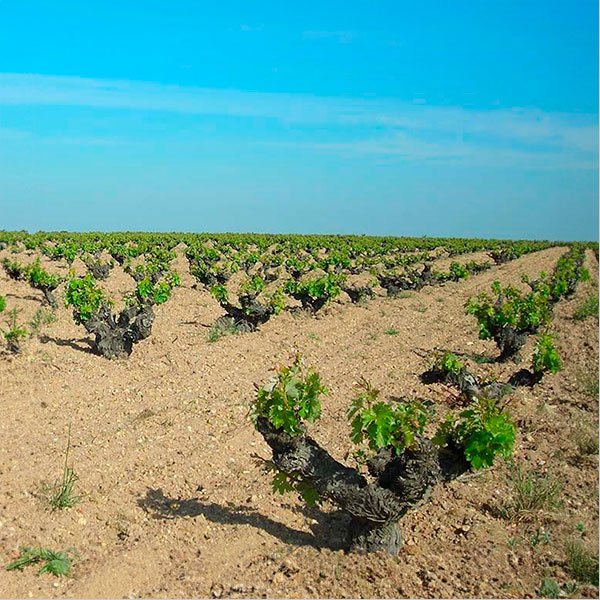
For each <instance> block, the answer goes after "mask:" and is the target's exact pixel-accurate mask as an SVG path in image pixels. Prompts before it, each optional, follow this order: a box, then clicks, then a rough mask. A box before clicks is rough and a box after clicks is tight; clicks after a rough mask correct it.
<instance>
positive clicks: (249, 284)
mask: <svg viewBox="0 0 600 600" xmlns="http://www.w3.org/2000/svg"><path fill="white" fill-rule="evenodd" d="M265 286H266V283H265V280H264V279H263V278H262V277H260V276H259V275H254V276H253V277H250V279H247V280H246V281H244V283H242V285H241V286H240V293H241V294H248V295H249V296H253V297H254V296H258V294H260V293H261V292H262V291H263V290H264V289H265Z"/></svg>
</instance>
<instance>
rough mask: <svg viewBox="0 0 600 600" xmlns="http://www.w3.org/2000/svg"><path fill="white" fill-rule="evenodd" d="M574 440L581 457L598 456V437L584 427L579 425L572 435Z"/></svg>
mask: <svg viewBox="0 0 600 600" xmlns="http://www.w3.org/2000/svg"><path fill="white" fill-rule="evenodd" d="M571 437H572V439H573V441H574V442H575V445H576V446H577V451H578V452H579V454H580V455H581V456H589V455H595V454H598V435H597V433H594V432H592V431H591V430H590V429H588V428H587V427H584V426H583V425H578V426H577V427H576V428H575V429H574V430H573V433H572V436H571Z"/></svg>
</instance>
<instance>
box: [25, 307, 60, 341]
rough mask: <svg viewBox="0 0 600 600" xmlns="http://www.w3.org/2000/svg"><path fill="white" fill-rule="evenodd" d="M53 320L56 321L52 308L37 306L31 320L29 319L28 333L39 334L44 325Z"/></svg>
mask: <svg viewBox="0 0 600 600" xmlns="http://www.w3.org/2000/svg"><path fill="white" fill-rule="evenodd" d="M54 322H56V314H55V313H54V311H53V310H49V309H47V308H38V309H37V310H36V311H35V314H34V315H33V318H32V319H31V321H29V331H30V335H31V336H34V335H39V333H40V331H41V330H42V327H43V326H44V325H50V324H51V323H54Z"/></svg>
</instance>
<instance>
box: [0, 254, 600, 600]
mask: <svg viewBox="0 0 600 600" xmlns="http://www.w3.org/2000/svg"><path fill="white" fill-rule="evenodd" d="M564 251H565V250H564V248H551V249H549V250H544V251H541V252H537V253H534V254H531V255H528V256H524V257H522V258H520V259H517V260H515V261H512V262H511V263H508V264H506V265H502V266H497V267H496V266H494V267H493V268H491V269H490V270H488V271H486V272H483V273H481V274H479V275H477V276H473V277H470V278H469V279H467V280H466V281H462V282H458V283H447V284H445V285H444V286H441V287H426V288H424V289H423V290H421V291H420V292H411V293H407V294H403V295H402V297H400V298H395V299H386V298H375V299H373V300H372V301H370V302H368V303H367V304H366V305H364V306H359V305H352V304H349V303H344V304H341V303H335V302H334V303H332V305H331V306H330V307H328V308H326V309H325V310H324V312H323V314H322V315H319V316H318V317H317V318H314V317H310V316H308V315H291V314H283V315H280V316H278V317H275V318H273V319H272V320H271V321H269V322H268V323H266V324H265V325H264V326H262V327H261V328H260V330H259V331H257V332H254V333H250V334H242V335H232V336H228V337H224V338H222V339H220V340H218V341H217V342H214V343H210V342H208V341H207V334H208V331H209V328H210V326H211V325H212V324H213V323H214V321H215V320H216V318H218V317H219V316H221V314H222V312H221V309H220V307H219V306H218V304H217V302H216V301H214V300H213V299H212V298H211V297H210V296H209V294H208V293H207V292H203V291H199V290H197V289H193V288H192V284H193V283H194V281H193V278H192V277H191V276H190V275H189V273H188V272H187V267H186V262H185V259H184V258H183V257H181V256H180V257H179V258H178V264H177V265H176V267H177V268H178V269H179V271H180V273H181V274H182V276H183V277H182V279H183V286H182V287H181V288H178V289H176V290H175V292H174V294H173V297H172V298H171V300H170V301H169V302H167V303H166V304H165V305H161V306H159V307H157V308H156V311H155V312H156V321H155V325H154V329H153V333H152V336H151V337H150V338H149V339H147V340H144V341H142V342H140V343H139V344H137V345H136V346H135V348H134V351H133V354H132V356H131V357H130V358H129V359H128V360H117V361H109V360H106V359H104V358H102V357H99V356H95V355H93V354H91V353H90V351H89V346H88V344H87V340H86V332H85V330H84V329H83V328H82V327H78V326H76V325H75V324H74V323H73V320H72V317H71V312H70V310H68V309H66V308H64V306H63V307H62V308H61V309H59V310H58V312H57V317H58V319H57V321H56V322H55V323H52V324H50V325H46V326H44V327H43V329H42V332H41V334H40V336H39V337H32V338H31V339H29V340H27V341H26V342H25V343H24V349H23V352H22V353H21V354H20V355H18V356H13V355H10V354H8V353H7V352H3V353H2V354H1V355H0V402H1V410H2V412H1V415H2V417H1V419H0V440H1V442H0V563H1V564H3V565H6V564H8V563H9V562H10V561H12V560H14V559H15V558H16V557H17V555H18V550H19V547H21V546H44V547H46V548H51V549H54V550H63V549H66V548H69V547H72V548H74V549H75V550H76V551H77V554H78V558H77V559H76V560H75V561H74V566H73V572H72V576H71V577H69V578H61V579H58V578H54V577H52V576H50V575H41V576H38V575H36V569H35V568H33V567H29V568H27V569H25V570H24V571H22V572H18V571H11V572H7V571H5V570H4V569H2V570H0V596H2V597H78V598H100V597H110V598H119V597H140V596H141V597H171V598H174V597H192V596H193V597H206V596H208V597H217V598H218V597H294V598H296V597H298V598H300V597H304V598H307V597H352V598H357V597H534V596H538V595H539V588H540V585H541V583H542V580H543V579H544V578H545V577H552V578H554V579H556V581H558V582H559V583H563V582H569V581H572V580H573V577H572V575H570V574H569V573H568V571H567V567H566V555H565V543H566V542H567V541H568V540H571V539H577V540H581V541H582V542H583V543H584V544H585V545H586V546H587V547H589V548H590V549H591V550H592V551H594V552H596V554H597V552H598V541H597V540H598V456H597V455H595V454H594V455H591V456H586V455H584V454H583V453H582V452H581V451H580V450H579V449H578V444H577V440H578V439H579V438H580V436H581V435H582V432H588V433H589V434H591V435H592V436H594V437H595V438H597V436H598V398H597V396H595V395H594V394H595V393H597V392H594V391H592V390H593V388H594V384H595V383H596V384H597V377H598V375H597V372H598V371H597V365H598V322H597V321H596V320H595V319H594V318H593V317H592V318H588V319H586V320H584V321H574V320H573V318H572V315H573V312H574V310H575V307H576V306H577V305H578V304H579V302H581V300H582V299H583V298H585V297H586V296H587V295H588V294H589V293H590V291H593V290H594V288H595V289H596V290H597V281H598V264H597V262H596V259H595V257H594V256H593V254H592V253H591V252H590V253H589V254H588V256H587V259H586V264H587V266H588V268H589V269H590V271H591V272H592V281H591V282H589V283H585V284H582V285H580V286H579V288H578V291H577V293H576V294H575V296H574V297H573V298H572V299H569V300H564V301H561V302H560V303H559V304H558V306H557V307H556V309H555V312H554V319H553V323H552V326H551V330H552V332H553V334H554V336H555V339H556V341H557V345H558V347H559V351H560V354H561V357H562V359H563V363H564V368H563V370H562V371H561V372H559V373H558V374H557V375H548V376H546V377H545V378H544V380H543V381H542V382H541V383H540V384H539V385H537V386H535V387H534V388H531V389H530V388H519V389H518V390H517V391H516V392H515V393H514V394H513V396H512V400H511V403H510V406H511V410H512V412H513V414H514V417H515V421H516V422H517V424H518V427H519V434H518V441H517V446H516V453H515V461H516V463H517V464H519V465H521V466H522V467H523V468H524V469H529V470H531V469H537V470H538V471H540V472H542V473H546V474H549V475H550V476H553V477H556V478H558V479H559V480H560V482H561V483H562V486H563V487H562V492H561V494H560V499H561V502H562V504H561V506H560V507H559V508H557V509H555V510H553V511H544V512H539V513H535V514H531V515H526V516H527V518H526V519H520V520H515V519H513V520H510V519H507V518H503V517H502V515H501V509H502V507H503V506H504V505H505V504H506V503H507V502H509V501H510V498H511V495H512V494H513V492H514V484H513V483H512V480H511V470H510V468H509V466H508V465H506V464H498V465H497V466H495V467H494V468H491V469H488V470H485V471H483V472H481V473H478V474H476V475H475V476H470V477H467V478H463V479H459V480H456V481H454V482H452V483H451V484H449V485H447V486H444V487H438V488H437V489H436V490H435V492H434V493H433V495H432V497H431V499H430V501H429V502H428V503H426V504H424V505H422V506H421V507H420V508H418V509H417V510H414V511H413V512H411V513H410V514H409V515H407V516H406V517H405V518H404V519H403V521H402V530H403V535H404V547H403V549H402V551H401V553H400V555H399V556H397V557H392V556H387V555H383V554H373V555H366V556H365V555H355V554H347V553H345V552H344V551H343V550H342V549H341V548H342V544H343V537H344V526H345V521H344V518H343V516H341V515H339V514H337V513H335V512H334V510H333V508H332V507H331V506H329V505H327V504H325V505H324V506H322V507H320V508H314V509H308V508H306V506H305V505H304V504H303V502H302V501H300V500H299V499H297V498H296V497H295V496H293V495H290V494H288V495H286V496H279V495H276V494H274V493H273V492H272V490H271V485H270V483H271V475H269V474H268V473H265V471H264V468H263V466H262V465H261V461H260V458H263V459H267V458H269V452H268V448H267V446H266V444H265V443H264V442H263V440H262V438H261V436H260V435H259V434H258V433H256V432H255V431H254V428H253V426H252V424H251V423H250V421H249V419H248V416H247V413H248V407H249V403H250V401H251V399H252V398H253V396H254V384H262V383H263V382H265V381H266V380H268V379H269V378H270V377H271V376H272V374H273V371H274V368H275V367H276V366H278V365H280V364H282V363H287V362H289V361H290V360H291V359H292V357H293V356H294V354H295V353H296V352H300V353H301V354H302V355H303V356H304V357H305V359H306V362H307V363H308V364H309V365H312V366H314V367H315V368H316V369H317V370H318V371H319V373H320V374H321V377H322V380H323V382H324V383H325V384H326V386H327V387H328V389H329V394H328V395H327V396H326V397H324V399H323V417H322V418H321V420H320V421H319V422H318V423H317V424H315V425H314V426H311V429H310V433H311V435H312V436H313V437H315V438H316V439H317V440H318V441H319V443H321V444H322V445H323V446H325V447H326V448H327V449H328V450H329V452H330V453H332V454H333V456H334V457H335V458H337V459H338V460H347V461H349V462H351V458H350V455H351V452H352V450H353V449H352V444H351V442H350V439H349V426H348V423H347V420H346V417H345V412H346V410H347V407H348V405H349V402H350V400H351V398H352V397H353V395H354V393H355V389H354V387H353V386H354V385H355V383H356V381H357V380H358V379H359V378H360V377H361V376H362V377H365V378H367V379H369V380H371V381H372V382H373V384H374V385H375V386H377V387H378V388H379V389H380V390H381V391H382V394H383V395H384V396H385V397H389V396H393V397H396V398H400V397H403V396H417V397H420V398H430V399H432V400H434V401H435V402H436V403H437V404H438V405H439V406H440V413H442V412H443V411H444V407H445V406H449V405H451V404H452V403H453V402H454V401H455V393H454V392H453V391H452V390H450V389H449V388H447V387H446V386H444V385H442V384H433V385H425V384H423V383H421V381H420V380H419V375H420V374H421V373H422V372H423V371H424V370H426V369H427V367H428V366H429V359H428V354H429V353H430V351H431V350H432V349H434V348H445V349H450V350H453V351H455V352H463V353H467V354H469V355H471V356H472V357H474V358H478V357H479V361H481V357H482V356H488V357H495V356H496V355H497V349H496V347H495V345H494V343H493V342H488V341H482V340H479V339H478V337H477V324H476V322H475V319H474V318H472V317H470V316H466V315H465V313H464V303H465V301H466V300H467V299H468V298H469V297H471V296H473V295H474V294H476V293H478V292H480V291H489V286H490V284H491V282H492V281H493V280H494V279H499V280H501V281H502V282H503V283H513V284H515V285H521V284H520V280H521V275H522V274H523V273H525V274H527V275H529V276H530V277H535V276H537V275H538V274H539V272H540V271H547V272H550V271H551V270H552V268H553V266H554V264H555V263H556V260H557V259H558V257H559V256H560V255H561V254H562V253H563V252H564ZM5 254H6V251H4V252H2V253H0V257H1V256H4V255H5ZM43 262H44V264H47V265H49V268H51V269H52V270H53V271H54V272H61V268H59V267H57V264H56V263H50V262H47V261H43ZM75 266H76V268H77V269H80V270H81V271H82V270H83V266H82V265H77V264H76V265H75ZM62 272H66V268H62ZM102 285H103V287H105V288H106V289H107V290H108V291H109V293H111V294H113V295H114V296H115V297H120V296H122V295H123V294H124V293H125V292H127V291H130V290H131V289H132V288H133V283H132V280H131V278H130V277H129V276H127V275H126V274H125V273H123V271H122V270H121V269H120V267H118V266H116V267H115V269H114V270H113V271H112V273H111V275H110V277H109V279H108V280H107V282H103V284H102ZM0 293H2V294H3V295H5V296H6V299H7V309H10V308H12V307H14V306H16V307H18V308H20V309H22V312H21V313H20V315H19V318H20V321H21V322H24V323H27V322H28V321H29V320H30V319H31V317H32V315H33V314H34V312H35V311H36V310H37V309H38V308H39V307H40V305H41V301H42V294H41V292H38V291H35V290H32V289H31V288H30V287H29V286H28V285H27V284H26V283H21V282H14V281H11V280H8V279H7V278H6V276H5V275H4V273H1V274H0ZM59 295H60V289H59V290H58V293H57V296H59ZM532 348H533V340H529V342H528V344H527V345H526V347H525V349H524V352H523V361H522V364H519V365H515V364H513V363H507V364H498V363H481V362H476V361H475V360H474V359H473V358H467V359H466V360H467V362H468V365H469V368H470V369H471V370H472V371H473V372H475V373H477V374H479V375H482V376H483V375H486V376H490V377H491V376H493V377H496V378H498V379H501V380H504V381H506V380H508V378H509V377H510V375H511V374H512V373H514V372H515V371H516V370H518V369H519V368H521V367H522V366H528V365H529V364H530V362H531V353H532ZM595 389H596V391H597V386H596V388H595ZM69 424H71V430H72V448H71V453H70V457H69V463H70V465H71V466H72V467H73V469H74V470H75V472H76V474H77V475H78V477H79V480H78V481H77V483H76V486H75V492H76V493H78V494H80V495H81V499H80V501H79V502H78V503H77V504H76V505H75V506H74V507H73V508H71V509H66V510H56V511H51V510H50V509H49V505H48V502H47V500H45V499H44V497H43V494H42V493H41V492H40V490H41V489H42V487H43V484H44V483H48V482H50V483H52V482H54V481H56V480H57V479H59V478H60V477H61V475H62V468H63V461H64V455H65V447H66V444H67V431H68V427H69ZM578 524H579V525H578ZM581 529H583V530H584V531H583V532H582V531H580V530H581ZM541 532H543V533H546V534H547V535H545V536H544V537H543V540H544V541H542V542H540V541H539V539H540V533H541ZM536 534H537V535H538V538H537V543H534V542H535V541H536V538H535V536H536ZM532 540H533V541H532ZM575 593H576V594H577V595H581V596H589V597H597V594H598V589H597V588H594V587H592V586H589V585H588V586H586V585H581V586H579V587H578V589H577V591H576V592H575Z"/></svg>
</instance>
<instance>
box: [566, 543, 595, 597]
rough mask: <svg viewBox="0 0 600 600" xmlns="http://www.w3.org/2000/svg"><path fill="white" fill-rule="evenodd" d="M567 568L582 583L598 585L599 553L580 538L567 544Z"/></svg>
mask: <svg viewBox="0 0 600 600" xmlns="http://www.w3.org/2000/svg"><path fill="white" fill-rule="evenodd" d="M565 555H566V558H567V562H566V565H565V567H566V570H567V571H568V572H569V573H570V574H571V575H572V576H573V577H575V579H576V580H577V581H579V582H580V583H591V584H592V585H596V586H597V585H598V554H597V553H596V554H595V553H594V552H592V551H591V550H589V549H588V548H586V547H585V546H584V545H583V543H582V542H580V541H579V540H569V541H568V542H567V543H566V545H565Z"/></svg>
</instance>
